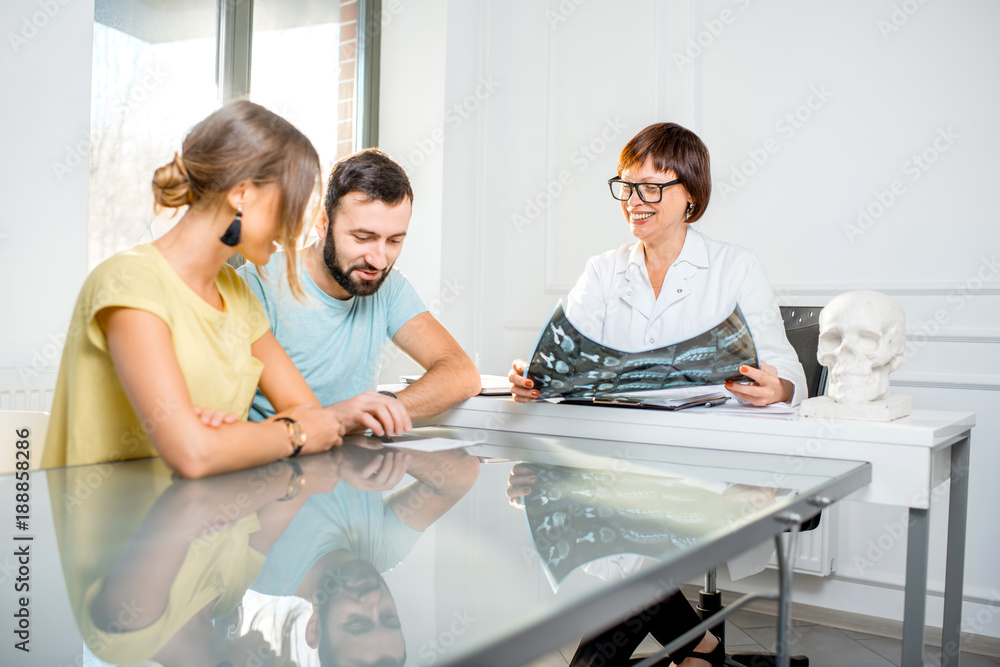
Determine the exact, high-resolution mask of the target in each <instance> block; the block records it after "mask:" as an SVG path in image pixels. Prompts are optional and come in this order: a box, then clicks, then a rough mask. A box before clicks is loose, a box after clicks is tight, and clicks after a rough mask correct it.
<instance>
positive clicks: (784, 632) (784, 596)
mask: <svg viewBox="0 0 1000 667" xmlns="http://www.w3.org/2000/svg"><path fill="white" fill-rule="evenodd" d="M800 521H801V519H800V517H795V520H794V523H793V522H789V523H791V526H790V527H789V529H788V544H787V545H785V544H782V539H781V535H780V534H779V535H775V536H774V547H775V552H776V553H777V556H778V572H779V574H780V576H779V584H778V642H777V643H778V646H777V649H778V650H777V661H776V663H775V664H776V665H777V667H788V663H789V660H790V658H789V650H790V647H789V643H790V638H791V636H792V570H793V569H794V559H795V545H796V543H797V541H798V536H799V522H800Z"/></svg>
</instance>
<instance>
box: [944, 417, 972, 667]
mask: <svg viewBox="0 0 1000 667" xmlns="http://www.w3.org/2000/svg"><path fill="white" fill-rule="evenodd" d="M970 439H971V438H970V437H969V436H966V437H965V438H963V439H962V440H959V441H958V442H956V443H955V444H954V445H952V447H951V498H950V500H949V505H948V552H947V561H946V563H947V565H946V566H945V578H944V625H943V626H942V628H941V665H942V667H949V666H952V665H957V664H958V663H959V658H960V655H961V654H960V651H961V645H962V594H963V590H962V589H963V586H964V578H965V521H966V514H967V512H968V506H969V449H970V445H971V442H970Z"/></svg>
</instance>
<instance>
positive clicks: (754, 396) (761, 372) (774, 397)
mask: <svg viewBox="0 0 1000 667" xmlns="http://www.w3.org/2000/svg"><path fill="white" fill-rule="evenodd" d="M740 373H743V374H744V375H746V376H747V377H748V378H750V379H751V380H753V381H754V383H753V384H749V385H746V384H738V383H736V382H727V383H726V389H728V390H729V391H731V392H732V393H733V395H734V396H736V397H737V398H739V399H740V400H743V401H746V402H747V403H750V404H751V405H756V406H758V407H760V406H763V405H770V404H771V403H781V402H782V401H790V400H792V396H793V395H794V393H795V385H793V384H792V383H791V382H789V381H788V380H783V379H781V378H779V377H778V369H776V368H775V367H774V366H772V365H771V364H766V363H764V362H763V361H762V362H760V369H756V368H751V367H750V366H740Z"/></svg>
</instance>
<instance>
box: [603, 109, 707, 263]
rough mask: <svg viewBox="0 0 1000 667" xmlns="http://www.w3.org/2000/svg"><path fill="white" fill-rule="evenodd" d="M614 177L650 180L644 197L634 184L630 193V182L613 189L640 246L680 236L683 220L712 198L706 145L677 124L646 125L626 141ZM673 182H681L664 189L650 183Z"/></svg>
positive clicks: (694, 215) (695, 214)
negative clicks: (616, 174)
mask: <svg viewBox="0 0 1000 667" xmlns="http://www.w3.org/2000/svg"><path fill="white" fill-rule="evenodd" d="M618 178H620V179H621V180H623V181H628V182H630V183H637V184H638V183H647V184H650V185H647V187H645V188H642V190H643V192H642V194H643V197H640V196H639V192H637V191H636V188H635V187H632V188H631V190H632V192H631V193H629V192H628V189H627V188H628V186H624V188H622V187H621V186H617V187H619V188H620V189H618V190H617V191H616V190H615V187H614V186H613V188H612V194H614V196H615V198H616V199H618V200H619V203H620V204H621V207H622V213H624V214H625V220H626V221H627V222H628V225H629V229H630V231H631V232H632V236H634V237H636V238H637V239H639V240H640V241H642V242H643V244H644V245H645V244H649V243H653V244H658V243H663V242H669V241H671V240H673V241H675V242H676V240H677V239H678V238H679V239H683V238H684V233H685V226H684V225H685V223H691V222H695V221H697V220H698V219H699V218H701V216H702V214H704V213H705V209H706V208H707V207H708V200H709V199H710V198H711V196H712V173H711V167H710V162H709V156H708V148H706V147H705V144H704V143H703V142H702V140H701V139H699V138H698V136H697V135H696V134H695V133H694V132H691V131H690V130H688V129H686V128H683V127H681V126H680V125H677V124H676V123H656V124H655V125H650V126H649V127H647V128H645V129H644V130H642V131H641V132H639V134H637V135H635V136H634V137H632V138H631V139H629V142H628V143H627V144H625V147H624V148H623V149H622V152H621V155H619V157H618ZM675 180H676V181H680V182H679V183H675V184H673V185H668V186H666V187H663V188H657V187H653V186H652V185H651V184H653V183H658V184H663V183H670V182H671V181H675ZM640 187H641V186H640ZM643 198H645V199H646V200H648V201H643Z"/></svg>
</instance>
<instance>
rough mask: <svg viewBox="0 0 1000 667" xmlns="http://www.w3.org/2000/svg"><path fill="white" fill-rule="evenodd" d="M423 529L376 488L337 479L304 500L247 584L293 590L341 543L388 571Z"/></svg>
mask: <svg viewBox="0 0 1000 667" xmlns="http://www.w3.org/2000/svg"><path fill="white" fill-rule="evenodd" d="M421 535H423V533H421V532H420V531H417V530H414V529H413V528H410V527H409V526H407V525H406V524H404V523H403V522H402V521H400V519H399V517H398V516H396V513H395V512H393V511H392V508H391V507H390V506H389V502H388V499H385V498H383V496H382V494H381V493H380V492H378V491H358V490H357V489H355V488H354V487H353V486H351V485H350V484H348V483H347V482H340V483H339V484H337V486H336V487H334V489H333V491H331V492H330V493H324V494H320V495H315V496H311V497H310V498H309V500H307V501H306V503H305V505H303V506H302V509H300V510H299V512H298V513H297V514H296V515H295V518H294V519H292V522H291V523H290V524H288V528H286V529H285V532H283V533H282V534H281V537H280V538H278V541H277V542H275V544H274V546H273V547H271V550H270V551H269V552H268V554H267V560H266V561H265V562H264V566H263V567H262V568H261V571H260V574H259V575H258V576H257V580H256V581H254V583H253V584H252V585H251V586H250V588H252V589H254V590H255V591H257V592H258V593H264V594H265V595H292V594H294V593H295V591H296V590H297V589H298V587H299V584H301V583H302V578H303V577H305V576H306V573H307V572H308V571H309V568H311V567H312V566H313V565H315V564H316V561H318V560H319V559H320V558H322V557H323V556H325V555H326V554H328V553H330V552H331V551H337V550H340V549H344V550H347V551H350V552H351V555H352V556H354V557H355V558H360V559H362V560H366V561H368V562H369V563H371V564H372V565H374V566H375V568H376V569H377V570H378V571H379V572H386V571H387V570H391V569H392V568H394V567H395V566H396V565H398V564H399V563H400V561H402V560H403V558H405V557H406V555H407V554H408V553H410V550H412V549H413V546H414V545H415V544H416V543H417V540H418V539H419V538H420V536H421Z"/></svg>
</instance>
